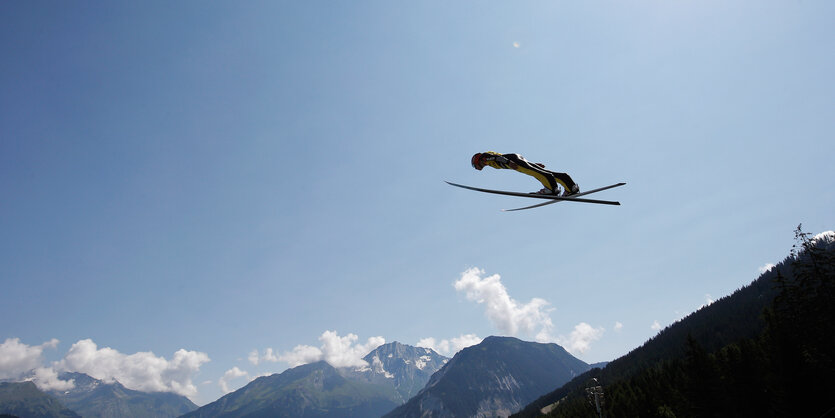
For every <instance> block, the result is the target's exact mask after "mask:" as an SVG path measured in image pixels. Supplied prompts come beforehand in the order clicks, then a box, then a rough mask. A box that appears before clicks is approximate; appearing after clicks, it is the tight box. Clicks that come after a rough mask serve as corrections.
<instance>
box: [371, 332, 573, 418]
mask: <svg viewBox="0 0 835 418" xmlns="http://www.w3.org/2000/svg"><path fill="white" fill-rule="evenodd" d="M589 369H590V366H589V365H588V364H586V363H585V362H583V361H581V360H579V359H577V358H576V357H574V356H572V355H571V354H569V353H568V352H567V351H565V349H564V348H562V347H560V346H559V345H557V344H542V343H534V342H526V341H522V340H519V339H516V338H512V337H488V338H486V339H484V341H482V342H481V343H480V344H478V345H475V346H471V347H468V348H465V349H463V350H461V351H459V352H458V353H457V354H456V355H455V356H454V357H453V358H452V360H450V361H449V362H448V363H447V364H446V365H445V366H444V367H443V368H442V369H441V370H440V371H438V372H437V373H435V374H434V375H433V376H432V378H431V379H430V380H429V382H428V383H427V385H426V387H425V388H424V389H423V390H422V391H420V393H418V394H417V396H415V397H413V398H412V399H410V400H409V401H408V402H407V403H406V404H404V405H402V406H400V407H398V408H397V409H395V410H393V411H391V412H390V413H388V414H387V415H386V417H387V418H401V417H402V418H405V417H471V416H478V417H504V416H508V415H510V414H511V413H513V412H516V411H518V410H519V409H521V408H522V407H524V406H525V405H527V404H528V403H530V402H531V401H533V400H535V399H536V398H538V397H539V396H541V395H543V394H545V393H547V392H549V391H551V390H554V389H555V388H558V387H560V386H561V385H562V384H564V383H565V382H568V381H569V380H571V379H572V378H573V377H575V376H577V375H579V374H581V373H583V372H586V371H587V370H589Z"/></svg>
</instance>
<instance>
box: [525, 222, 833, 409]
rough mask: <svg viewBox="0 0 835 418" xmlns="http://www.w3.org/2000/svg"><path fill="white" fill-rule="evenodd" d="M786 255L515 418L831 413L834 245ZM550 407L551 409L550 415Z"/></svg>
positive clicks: (813, 242)
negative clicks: (596, 391) (592, 394)
mask: <svg viewBox="0 0 835 418" xmlns="http://www.w3.org/2000/svg"><path fill="white" fill-rule="evenodd" d="M795 238H796V244H795V246H794V249H793V251H792V253H791V255H790V256H789V257H788V258H786V259H785V260H784V261H783V262H782V263H780V264H779V265H778V266H777V267H775V268H773V269H772V270H771V271H769V272H767V273H765V274H763V275H762V276H761V277H760V278H758V279H757V280H756V281H754V282H753V283H752V284H751V285H749V286H746V287H745V288H742V289H740V290H738V291H737V292H735V293H734V294H733V295H731V296H729V297H726V298H723V299H721V300H719V301H717V302H716V303H714V304H712V305H710V306H708V307H705V308H703V309H701V310H699V311H698V312H696V313H694V314H692V315H690V316H688V317H687V318H685V319H683V320H682V321H679V322H677V323H676V324H673V325H671V326H670V327H668V328H667V329H665V330H664V331H662V332H661V333H659V334H658V336H656V337H655V338H653V339H651V340H650V341H648V342H647V343H645V344H644V345H643V346H642V347H640V348H638V349H636V350H634V351H633V352H631V353H629V354H628V355H626V356H624V357H621V358H620V359H617V360H615V361H613V362H612V363H610V364H609V365H608V366H607V367H606V368H605V369H603V370H600V369H595V370H592V371H590V372H588V373H585V374H584V375H582V376H579V377H578V378H576V379H574V380H572V381H571V382H569V383H568V384H566V385H565V386H563V387H562V388H560V389H558V390H557V391H555V392H552V393H550V394H548V395H545V396H543V397H542V398H540V399H539V400H537V401H536V402H534V403H533V404H531V405H529V406H528V407H527V408H525V410H523V411H522V412H521V413H520V414H518V415H519V416H536V415H540V414H541V413H540V410H541V409H542V408H544V407H546V406H549V405H550V406H551V408H552V409H551V410H550V413H549V415H548V416H557V417H582V416H589V417H593V416H597V412H596V410H595V408H594V407H592V405H591V402H590V401H589V399H588V396H587V393H588V391H587V390H586V388H587V387H589V386H590V385H591V383H590V380H591V379H592V378H597V379H598V380H599V382H600V383H601V384H602V389H603V392H604V394H603V405H602V410H603V412H604V414H605V415H606V416H611V417H620V416H647V417H653V416H661V417H673V416H675V417H691V416H692V417H702V416H716V417H720V416H774V417H784V416H798V417H803V416H811V417H819V416H821V415H823V414H825V413H826V412H827V411H829V410H830V409H831V408H833V407H835V402H833V401H832V400H831V396H830V394H831V393H833V390H835V383H833V382H832V380H831V376H832V375H833V371H835V367H833V359H832V356H833V353H835V338H834V337H833V334H832V332H831V329H832V325H831V324H832V323H833V320H835V303H833V302H834V301H835V296H834V295H835V242H833V237H832V236H831V235H826V236H821V237H819V238H818V239H812V238H811V237H810V235H809V234H806V233H804V232H802V230H801V229H800V227H798V229H797V230H796V232H795ZM555 403H556V405H554V404H555Z"/></svg>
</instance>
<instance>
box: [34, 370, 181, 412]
mask: <svg viewBox="0 0 835 418" xmlns="http://www.w3.org/2000/svg"><path fill="white" fill-rule="evenodd" d="M59 378H60V379H61V380H73V382H74V383H75V387H74V388H73V389H70V390H67V391H49V392H48V393H49V394H51V395H53V396H55V397H56V398H58V399H59V400H61V402H62V403H63V404H64V405H66V406H67V407H68V408H70V409H72V410H73V411H75V412H77V413H79V414H81V415H82V416H83V417H85V418H117V417H135V418H143V417H148V418H151V417H155V418H174V417H178V416H180V415H183V414H185V413H188V412H191V411H194V410H195V409H197V405H195V404H194V403H193V402H192V401H190V400H189V399H188V398H186V397H185V396H182V395H177V394H176V393H170V392H140V391H137V390H131V389H128V388H126V387H124V386H122V384H121V383H119V382H113V383H105V382H104V381H102V380H99V379H95V378H92V377H90V376H88V375H86V374H84V373H62V374H61V375H60V376H59Z"/></svg>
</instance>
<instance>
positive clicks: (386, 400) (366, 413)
mask: <svg viewBox="0 0 835 418" xmlns="http://www.w3.org/2000/svg"><path fill="white" fill-rule="evenodd" d="M399 398H400V395H399V394H398V393H397V392H396V391H395V390H394V388H392V387H389V386H381V385H376V384H371V383H366V382H361V381H354V380H350V379H347V378H345V377H343V376H342V374H340V371H339V370H337V369H336V368H334V367H333V366H331V365H330V364H328V363H326V362H324V361H320V362H317V363H311V364H305V365H303V366H299V367H295V368H292V369H289V370H285V371H284V372H283V373H281V374H274V375H271V376H265V377H259V378H257V379H255V380H253V381H252V382H250V383H249V384H248V385H246V386H244V387H243V388H241V389H238V390H237V391H235V392H232V393H230V394H228V395H226V396H223V397H222V398H220V399H218V400H217V401H215V402H212V403H210V404H208V405H205V406H203V407H201V408H199V409H197V410H196V411H193V412H191V413H189V414H186V415H184V416H183V418H186V417H189V418H197V417H248V418H256V417H293V418H307V417H329V418H338V417H358V418H360V417H361V418H365V417H378V416H380V415H382V414H384V413H386V412H388V411H390V410H392V409H393V408H394V407H396V406H397V405H399V404H400V402H399Z"/></svg>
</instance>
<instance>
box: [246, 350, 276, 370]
mask: <svg viewBox="0 0 835 418" xmlns="http://www.w3.org/2000/svg"><path fill="white" fill-rule="evenodd" d="M247 359H248V360H249V362H250V363H252V364H253V365H256V366H257V365H258V363H262V362H265V361H269V362H271V363H276V362H278V361H279V358H278V356H277V355H276V354H275V353H274V352H273V349H272V348H266V349H264V354H262V355H259V354H258V350H252V351H251V352H250V353H249V356H248V357H247Z"/></svg>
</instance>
